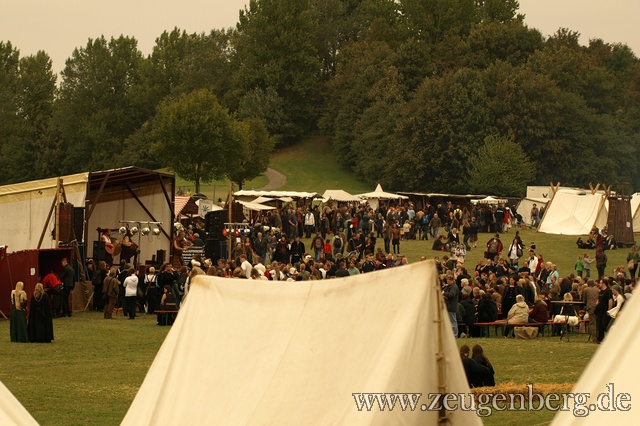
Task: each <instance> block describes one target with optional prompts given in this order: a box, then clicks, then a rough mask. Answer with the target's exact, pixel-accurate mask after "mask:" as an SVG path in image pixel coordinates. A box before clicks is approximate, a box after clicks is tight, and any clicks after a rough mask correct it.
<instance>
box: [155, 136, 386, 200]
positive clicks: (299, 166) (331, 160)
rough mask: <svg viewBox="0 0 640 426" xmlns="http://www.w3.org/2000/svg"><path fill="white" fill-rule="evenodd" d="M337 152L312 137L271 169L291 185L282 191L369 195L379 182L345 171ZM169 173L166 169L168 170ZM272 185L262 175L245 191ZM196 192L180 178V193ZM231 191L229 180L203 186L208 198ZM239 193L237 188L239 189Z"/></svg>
mask: <svg viewBox="0 0 640 426" xmlns="http://www.w3.org/2000/svg"><path fill="white" fill-rule="evenodd" d="M337 155H339V154H337V153H335V152H333V151H332V150H331V148H330V147H329V144H328V143H327V141H326V139H325V138H324V137H322V136H312V137H309V138H306V139H303V140H301V141H300V142H298V143H296V144H295V145H292V146H289V147H286V148H283V149H281V150H279V151H278V152H275V153H274V154H273V155H272V157H271V162H270V164H269V167H270V168H272V169H274V170H276V171H278V172H280V173H282V174H284V175H285V176H286V178H287V182H286V184H285V185H283V186H282V187H280V188H276V189H280V190H284V191H314V192H318V193H320V194H322V193H323V192H324V191H325V190H326V189H343V190H345V191H347V192H349V193H351V194H358V193H362V192H369V191H373V190H374V189H375V183H373V184H366V183H364V182H362V181H360V180H358V179H357V178H356V177H355V175H354V174H353V172H351V171H350V170H347V169H345V168H344V167H343V166H342V165H340V164H339V163H338V161H337ZM165 171H166V170H165ZM267 183H268V179H267V177H266V176H265V175H260V176H259V177H257V178H256V179H253V180H251V181H249V182H247V183H245V185H244V187H243V189H253V190H257V189H260V188H262V187H263V186H265V185H266V184H267ZM179 189H182V191H183V192H184V193H185V194H186V193H187V192H189V191H190V193H193V191H194V185H193V183H192V182H188V181H186V180H184V179H182V178H180V177H177V178H176V190H179ZM228 189H229V182H228V181H214V182H212V183H209V184H203V185H201V192H202V193H203V194H205V195H206V196H207V197H209V198H211V199H214V200H217V199H218V198H221V199H222V200H225V199H226V197H227V192H228ZM235 189H236V190H238V188H237V186H236V188H235Z"/></svg>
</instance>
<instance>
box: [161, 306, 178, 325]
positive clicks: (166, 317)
mask: <svg viewBox="0 0 640 426" xmlns="http://www.w3.org/2000/svg"><path fill="white" fill-rule="evenodd" d="M155 313H156V314H158V325H173V322H174V321H175V319H176V317H177V316H178V310H177V309H160V310H158V309H156V311H155Z"/></svg>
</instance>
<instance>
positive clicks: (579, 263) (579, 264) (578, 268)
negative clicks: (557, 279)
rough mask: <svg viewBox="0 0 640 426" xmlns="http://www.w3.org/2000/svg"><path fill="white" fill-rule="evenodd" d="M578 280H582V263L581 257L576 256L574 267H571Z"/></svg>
mask: <svg viewBox="0 0 640 426" xmlns="http://www.w3.org/2000/svg"><path fill="white" fill-rule="evenodd" d="M573 269H575V270H576V273H577V274H578V276H579V277H580V278H582V272H583V271H584V263H582V256H578V260H576V265H575V266H574V267H573Z"/></svg>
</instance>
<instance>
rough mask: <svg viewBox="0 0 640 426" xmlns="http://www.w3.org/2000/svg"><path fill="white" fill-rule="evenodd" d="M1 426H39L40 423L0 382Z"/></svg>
mask: <svg viewBox="0 0 640 426" xmlns="http://www.w3.org/2000/svg"><path fill="white" fill-rule="evenodd" d="M0 425H17V426H38V422H36V420H35V419H34V418H33V417H32V416H31V414H29V412H28V411H27V409H26V408H24V407H23V406H22V404H20V401H18V400H17V399H16V397H15V396H13V394H12V393H11V391H10V390H9V389H7V388H6V386H5V385H4V384H3V383H2V382H0Z"/></svg>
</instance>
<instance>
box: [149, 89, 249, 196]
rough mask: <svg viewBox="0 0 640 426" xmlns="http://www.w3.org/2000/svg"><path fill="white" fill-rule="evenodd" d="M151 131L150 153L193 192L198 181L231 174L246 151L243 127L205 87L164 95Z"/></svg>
mask: <svg viewBox="0 0 640 426" xmlns="http://www.w3.org/2000/svg"><path fill="white" fill-rule="evenodd" d="M152 131H153V140H154V144H153V147H152V149H153V153H154V154H155V155H156V156H157V157H158V158H160V159H162V161H163V162H164V163H165V164H166V165H167V166H169V168H170V169H171V170H173V171H174V172H176V173H177V174H178V175H179V176H181V177H183V178H185V179H189V180H192V181H193V182H194V183H195V190H196V192H200V183H201V182H210V181H211V180H213V179H221V178H223V177H225V176H227V175H231V174H232V173H233V171H234V170H235V169H236V168H238V167H240V164H241V163H242V161H243V159H244V158H245V157H246V156H247V155H248V153H247V144H246V139H245V135H244V131H243V129H242V128H241V127H240V126H239V125H238V123H237V122H236V121H235V120H233V119H232V117H231V116H230V115H229V112H228V110H227V109H226V108H224V107H223V106H222V105H220V103H219V102H218V99H217V98H216V96H215V95H214V94H213V93H211V92H210V91H208V90H206V89H200V90H196V91H194V92H191V93H189V94H184V93H183V94H181V95H179V96H178V97H177V98H176V99H171V98H167V99H165V100H164V101H163V102H162V103H161V104H160V106H159V107H158V113H157V114H156V116H155V118H154V120H153V129H152Z"/></svg>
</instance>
